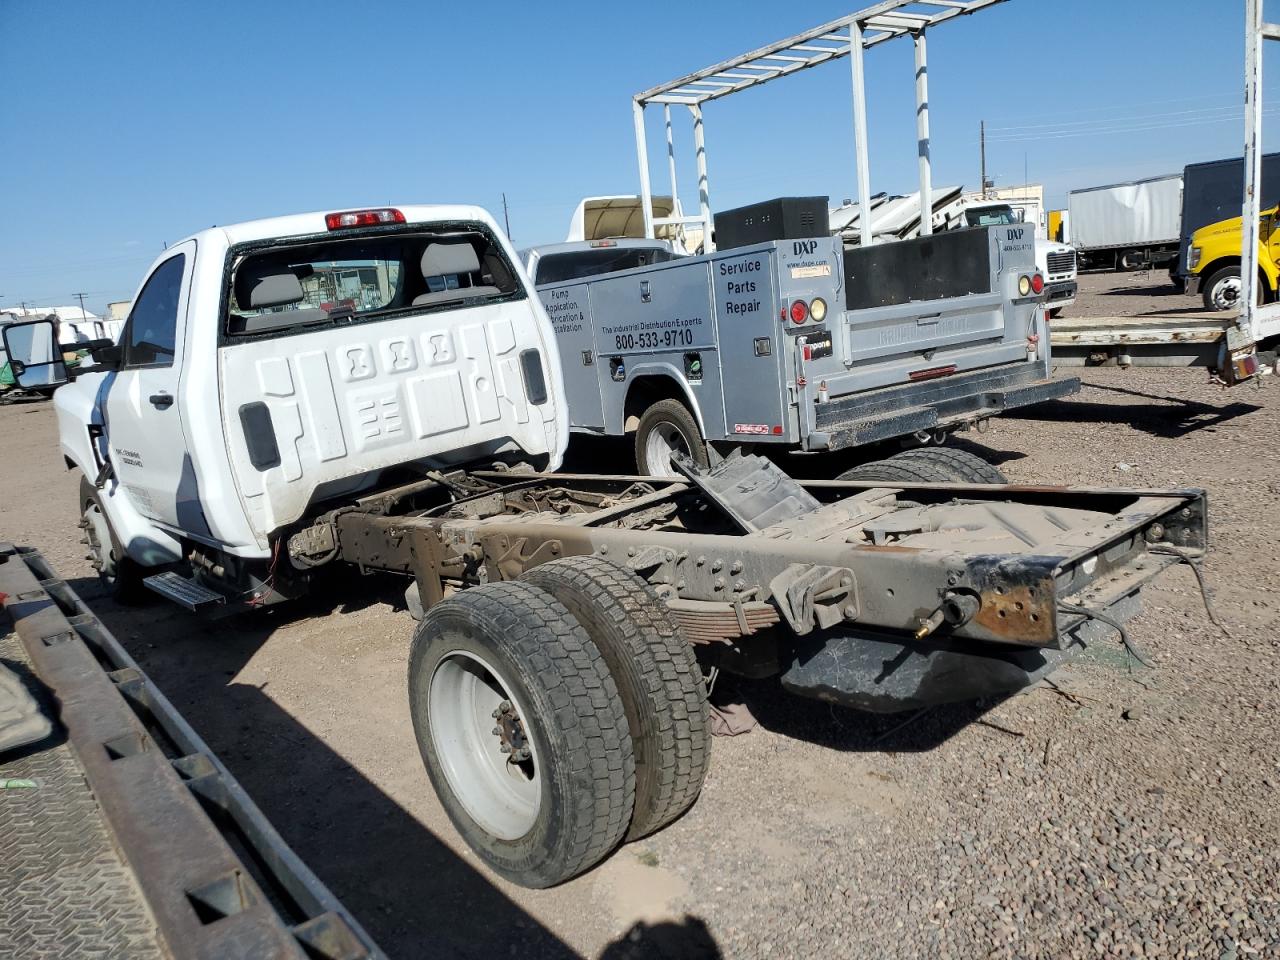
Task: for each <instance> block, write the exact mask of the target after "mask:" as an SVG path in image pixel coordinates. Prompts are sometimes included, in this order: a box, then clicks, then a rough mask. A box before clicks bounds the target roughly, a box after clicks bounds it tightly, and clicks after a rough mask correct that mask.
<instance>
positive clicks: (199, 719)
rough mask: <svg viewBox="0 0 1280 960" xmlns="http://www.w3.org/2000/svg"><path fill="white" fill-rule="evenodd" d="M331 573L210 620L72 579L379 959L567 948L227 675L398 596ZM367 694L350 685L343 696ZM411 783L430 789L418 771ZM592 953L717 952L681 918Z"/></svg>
mask: <svg viewBox="0 0 1280 960" xmlns="http://www.w3.org/2000/svg"><path fill="white" fill-rule="evenodd" d="M334 576H335V577H338V576H342V577H343V578H344V584H343V587H342V589H341V590H337V589H331V590H325V589H324V588H323V586H322V587H321V589H320V590H318V591H317V592H316V593H315V594H312V595H311V596H309V597H307V598H305V599H302V600H298V601H294V602H292V603H287V604H282V605H280V606H278V607H272V608H270V609H267V610H264V611H260V612H257V613H254V614H245V615H242V616H237V617H232V618H228V619H227V620H221V621H204V620H200V619H198V618H196V617H194V616H192V615H190V614H188V613H187V612H186V611H184V610H181V609H178V608H176V607H172V606H170V605H168V604H166V603H165V602H164V601H162V600H160V599H159V598H157V599H156V601H155V602H154V603H150V604H147V605H144V606H141V607H121V606H118V605H116V604H113V603H112V602H111V601H109V600H107V599H106V598H105V597H104V596H103V595H102V591H101V588H100V587H99V586H98V582H97V580H96V579H85V578H81V579H79V580H73V581H70V584H71V586H72V587H73V588H74V589H75V591H76V592H77V593H78V594H79V595H80V596H81V597H82V598H83V599H85V600H87V601H89V602H90V605H91V606H92V607H93V609H94V612H95V613H96V614H97V615H98V616H99V618H100V619H101V620H102V621H103V622H104V623H105V624H106V625H107V627H108V628H109V629H110V630H111V631H112V632H113V633H114V634H115V635H116V637H117V639H119V640H120V642H121V643H123V644H124V646H125V647H126V648H127V649H128V650H129V652H130V653H131V654H132V655H133V656H134V658H135V659H136V660H137V661H138V662H139V663H140V664H141V666H142V668H143V669H144V670H145V671H146V672H147V674H148V675H149V676H150V677H151V678H152V680H154V681H155V682H156V684H157V685H158V686H159V687H160V689H161V690H163V691H164V692H165V693H166V695H167V696H168V697H169V698H170V699H171V700H172V701H173V702H174V704H175V705H176V706H177V707H178V709H179V710H180V711H181V712H182V713H183V714H184V715H185V716H186V717H187V719H188V721H190V722H191V723H192V724H193V725H194V726H195V727H196V729H197V730H198V731H199V732H200V734H201V736H203V737H204V738H205V739H206V740H207V741H208V743H209V745H210V746H211V747H212V748H213V749H214V751H215V752H216V753H217V754H218V756H219V757H220V758H221V759H222V762H223V763H225V764H226V765H227V767H228V768H230V770H231V772H232V773H233V774H235V776H236V778H237V779H238V780H239V781H240V784H241V785H242V786H243V787H244V788H245V789H246V790H247V791H248V792H249V795H250V796H251V797H252V798H253V799H254V801H255V802H256V803H257V804H258V806H259V807H260V808H261V809H262V811H263V813H265V814H266V816H267V818H268V819H269V820H270V821H271V823H272V824H273V825H274V826H275V828H276V829H277V830H278V831H279V832H280V834H281V836H283V837H284V839H285V841H286V842H287V843H288V844H289V845H290V846H291V847H292V848H293V850H294V851H295V852H296V853H297V854H298V855H299V856H300V857H302V859H303V861H304V862H305V863H306V864H307V865H308V866H309V867H310V868H311V869H312V870H313V871H314V872H315V873H316V875H317V876H318V877H319V878H320V879H321V881H323V882H324V883H325V884H326V885H327V886H328V887H329V889H330V890H332V891H333V892H334V894H335V895H337V897H338V898H339V899H340V900H342V902H343V903H344V904H345V905H346V907H347V908H348V909H349V910H351V912H352V913H353V914H354V915H355V916H356V918H357V919H358V920H359V921H360V923H361V924H363V925H364V927H365V929H366V930H367V931H368V932H369V935H370V936H371V937H373V939H374V941H375V942H376V943H377V944H378V945H379V946H380V947H381V948H382V949H383V950H384V951H385V952H386V953H387V955H388V956H389V957H393V958H418V957H435V956H440V957H510V956H518V957H522V958H530V960H562V958H564V960H568V958H576V957H578V956H579V954H578V953H576V952H575V951H574V950H573V949H571V948H570V947H569V946H568V945H567V944H566V943H565V942H564V941H563V940H561V939H560V938H559V937H557V936H556V935H555V934H554V933H552V932H551V931H550V930H548V929H547V928H546V927H545V926H543V925H542V924H541V923H540V922H539V921H538V920H537V919H535V918H534V917H532V916H531V915H530V914H529V913H527V912H526V911H525V910H524V909H523V908H522V907H520V906H519V905H518V904H517V903H515V902H514V901H512V900H511V899H510V898H509V897H508V896H507V895H506V894H505V893H503V892H502V891H501V890H499V889H498V888H497V887H496V886H495V885H494V884H493V883H492V882H491V881H490V880H489V877H488V876H487V875H486V874H485V873H484V872H483V870H482V869H477V868H476V867H473V866H472V865H471V864H470V863H468V862H466V861H465V860H464V859H463V858H462V857H460V856H459V855H458V854H457V853H455V852H454V851H453V850H452V849H451V848H450V847H449V846H448V845H447V844H445V843H444V842H443V841H442V840H441V839H440V838H439V837H438V836H436V835H435V834H434V833H433V832H432V831H431V830H429V829H427V828H426V827H425V826H423V824H421V823H420V822H419V821H418V820H417V819H416V818H414V817H413V816H411V815H410V814H409V813H408V812H406V811H405V810H404V809H403V808H402V807H401V806H400V805H399V804H398V803H397V802H396V801H395V800H394V799H393V798H392V797H390V796H389V795H387V794H386V793H385V792H383V790H382V789H381V788H380V787H378V786H377V784H375V783H374V782H373V781H371V780H369V779H368V778H367V777H366V776H364V774H362V773H361V772H360V771H359V770H358V769H357V768H356V767H354V766H352V765H351V764H350V763H348V762H347V760H346V759H344V758H343V757H342V756H340V755H339V754H338V753H336V752H335V751H333V750H332V749H330V748H329V746H328V745H327V744H325V743H324V741H322V740H321V739H319V738H318V737H317V736H315V735H314V734H313V733H312V732H311V731H310V730H308V729H307V728H306V727H305V726H304V725H303V724H301V723H300V722H298V720H297V719H295V718H294V717H293V716H292V715H291V714H289V713H288V712H286V711H285V710H283V709H282V708H281V707H280V706H279V705H278V704H276V703H275V701H274V700H272V699H271V697H270V696H269V695H268V694H267V693H266V692H265V690H263V689H260V688H258V687H255V686H252V685H249V684H242V683H233V682H229V680H228V678H230V677H234V676H236V675H238V674H239V672H240V670H241V669H242V668H243V667H244V665H245V664H246V663H247V662H248V660H249V659H250V658H251V657H252V656H253V655H254V654H255V653H256V652H257V651H258V649H259V648H260V647H261V646H262V645H263V644H264V643H265V642H266V641H267V640H268V639H269V638H270V636H271V635H272V633H274V632H275V631H276V630H277V629H278V628H279V627H281V626H283V625H285V624H287V623H291V622H293V621H296V620H305V619H309V618H318V617H325V616H329V615H331V614H335V613H342V612H348V611H352V610H358V609H363V608H364V607H367V606H370V605H373V604H378V603H390V604H395V605H401V604H400V600H401V590H402V585H401V582H400V581H399V580H397V579H395V578H391V577H361V576H358V575H356V574H354V573H350V572H348V573H346V574H341V573H337V574H335V575H334ZM346 578H349V579H346ZM326 597H327V598H329V599H328V600H326ZM336 597H341V601H340V602H336V601H335V599H334V598H336ZM370 695H373V694H372V692H370V691H358V690H353V691H352V693H351V696H352V699H353V701H358V700H359V699H361V698H363V697H367V696H370ZM422 789H423V790H429V789H430V786H429V785H428V783H427V780H426V777H425V775H424V776H423V778H422ZM601 956H602V957H604V958H608V960H622V958H629V957H642V956H643V957H658V958H670V960H686V958H687V960H701V958H718V957H720V956H721V953H720V951H719V948H718V947H717V946H716V943H715V940H714V939H713V938H712V936H711V934H710V932H709V931H708V929H707V927H706V925H705V924H704V923H703V922H702V921H701V920H699V919H697V918H694V917H688V918H686V919H685V921H684V922H683V923H662V924H657V925H654V926H648V925H646V924H637V925H636V926H635V927H633V928H632V929H631V930H629V931H628V932H627V933H626V934H624V935H623V936H622V937H620V938H619V939H618V940H616V941H614V942H613V943H611V944H609V945H608V946H607V947H606V949H605V950H604V952H603V953H602V954H601Z"/></svg>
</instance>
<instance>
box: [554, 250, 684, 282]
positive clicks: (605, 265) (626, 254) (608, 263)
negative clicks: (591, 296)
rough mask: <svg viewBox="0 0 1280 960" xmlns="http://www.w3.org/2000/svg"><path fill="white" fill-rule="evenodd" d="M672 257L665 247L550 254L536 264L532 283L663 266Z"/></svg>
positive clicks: (560, 280) (580, 278)
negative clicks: (652, 265)
mask: <svg viewBox="0 0 1280 960" xmlns="http://www.w3.org/2000/svg"><path fill="white" fill-rule="evenodd" d="M675 257H676V255H675V254H674V253H672V252H671V251H670V250H668V249H667V248H666V247H600V248H595V249H591V250H574V251H571V252H569V253H551V254H547V255H546V256H544V257H542V258H541V259H540V260H539V261H538V277H537V279H536V280H535V281H534V282H535V283H536V284H538V285H539V286H541V285H542V284H544V283H562V282H563V281H565V280H582V279H584V278H586V277H595V276H599V275H600V274H602V273H613V272H615V271H617V270H630V269H631V268H632V267H644V266H648V265H649V264H651V263H665V262H666V261H668V260H674V259H675Z"/></svg>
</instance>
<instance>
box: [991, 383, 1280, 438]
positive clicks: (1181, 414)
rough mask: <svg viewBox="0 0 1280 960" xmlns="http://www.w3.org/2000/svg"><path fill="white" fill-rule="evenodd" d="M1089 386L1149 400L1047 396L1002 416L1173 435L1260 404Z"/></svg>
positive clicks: (1218, 421)
mask: <svg viewBox="0 0 1280 960" xmlns="http://www.w3.org/2000/svg"><path fill="white" fill-rule="evenodd" d="M1090 388H1091V389H1095V390H1107V391H1109V392H1112V393H1123V394H1127V395H1129V396H1134V397H1140V398H1143V399H1146V400H1150V401H1152V402H1151V403H1090V402H1089V401H1087V400H1048V401H1046V402H1044V403H1038V404H1036V405H1035V406H1031V407H1024V408H1022V409H1019V410H1013V411H1010V412H1008V413H1006V414H1004V416H1005V417H1006V418H1008V419H1015V420H1038V421H1042V422H1046V423H1062V422H1067V423H1126V424H1128V425H1129V426H1131V427H1133V428H1134V429H1135V430H1141V431H1142V432H1143V433H1149V434H1151V435H1152V436H1154V437H1164V438H1166V439H1175V438H1177V437H1183V436H1186V435H1187V434H1189V433H1195V432H1196V431H1197V430H1204V429H1206V428H1209V427H1217V426H1220V425H1222V424H1224V423H1227V422H1229V421H1231V420H1235V419H1237V418H1239V417H1244V416H1247V415H1249V414H1251V413H1257V412H1258V411H1259V410H1261V409H1262V408H1261V407H1259V406H1257V405H1255V404H1252V403H1242V402H1240V401H1234V402H1232V403H1228V404H1224V405H1222V406H1215V405H1213V404H1209V403H1201V402H1199V401H1196V400H1185V399H1182V398H1179V397H1162V396H1157V395H1153V394H1149V393H1142V392H1140V391H1137V390H1126V389H1125V388H1123V387H1103V386H1098V385H1096V384H1090Z"/></svg>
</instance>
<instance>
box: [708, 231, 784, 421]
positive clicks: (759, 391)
mask: <svg viewBox="0 0 1280 960" xmlns="http://www.w3.org/2000/svg"><path fill="white" fill-rule="evenodd" d="M770 254H771V252H770V251H769V250H758V251H756V252H755V253H746V254H741V255H738V256H727V257H724V258H717V259H716V260H715V261H713V263H712V284H713V286H714V291H715V304H716V339H717V341H718V342H719V344H720V349H719V353H720V377H721V383H722V392H723V397H724V413H725V435H726V436H727V437H729V438H731V439H743V440H748V439H755V440H760V439H764V438H767V437H774V438H777V439H779V440H781V439H783V437H784V436H785V435H786V434H788V433H789V432H790V431H789V428H788V426H787V419H786V376H785V374H784V372H783V367H782V364H783V360H784V356H785V353H786V351H785V350H784V347H785V346H786V344H785V343H784V334H783V333H782V326H781V321H780V320H779V319H778V315H777V310H778V306H777V303H778V297H777V292H776V291H775V290H774V283H773V267H772V263H773V261H772V257H771V255H770Z"/></svg>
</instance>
